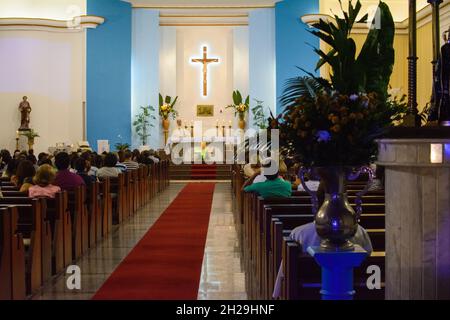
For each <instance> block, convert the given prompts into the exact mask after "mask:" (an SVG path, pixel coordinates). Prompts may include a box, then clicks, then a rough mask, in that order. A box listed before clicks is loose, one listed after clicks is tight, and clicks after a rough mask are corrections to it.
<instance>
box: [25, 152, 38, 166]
mask: <svg viewBox="0 0 450 320" xmlns="http://www.w3.org/2000/svg"><path fill="white" fill-rule="evenodd" d="M27 160H28V161H31V163H33V165H35V164H37V159H36V156H35V155H34V154H29V155H28V156H27Z"/></svg>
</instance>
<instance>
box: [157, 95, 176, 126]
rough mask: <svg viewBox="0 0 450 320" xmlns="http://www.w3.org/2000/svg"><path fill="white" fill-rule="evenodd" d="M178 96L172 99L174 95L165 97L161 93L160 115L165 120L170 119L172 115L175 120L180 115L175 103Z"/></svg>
mask: <svg viewBox="0 0 450 320" xmlns="http://www.w3.org/2000/svg"><path fill="white" fill-rule="evenodd" d="M177 100H178V97H176V98H175V99H174V100H173V101H172V97H170V96H166V97H165V98H163V96H162V95H161V94H160V95H159V115H160V116H161V118H163V119H164V120H167V119H169V117H172V119H173V120H175V119H176V117H177V116H178V111H176V110H175V108H174V107H175V104H176V103H177Z"/></svg>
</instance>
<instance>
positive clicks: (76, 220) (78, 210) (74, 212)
mask: <svg viewBox="0 0 450 320" xmlns="http://www.w3.org/2000/svg"><path fill="white" fill-rule="evenodd" d="M67 195H68V208H69V212H70V218H71V222H72V260H73V261H77V260H78V259H80V258H81V256H82V255H83V253H84V252H85V251H86V250H85V248H86V247H85V245H83V244H84V243H85V241H83V234H86V235H87V234H88V230H86V229H85V226H86V224H85V223H83V220H85V219H86V214H85V202H86V201H85V187H84V186H80V187H77V188H74V189H73V190H70V191H68V192H67Z"/></svg>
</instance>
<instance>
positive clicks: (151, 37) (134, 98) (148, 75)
mask: <svg viewBox="0 0 450 320" xmlns="http://www.w3.org/2000/svg"><path fill="white" fill-rule="evenodd" d="M159 47H160V34H159V11H158V10H153V9H133V48H132V63H131V65H132V69H131V108H132V112H131V115H132V119H131V121H132V122H133V121H134V119H135V116H136V114H138V113H139V110H140V106H148V105H151V106H153V107H154V108H155V113H154V114H155V116H156V118H157V120H156V121H154V123H153V125H154V127H153V128H151V130H150V134H151V137H149V138H148V144H149V146H150V147H151V148H155V149H158V148H160V147H161V144H160V137H161V135H162V130H161V123H160V120H159V116H158V107H159V100H158V94H159ZM132 141H133V147H137V146H139V145H140V144H141V143H140V140H139V137H138V136H137V135H136V133H135V131H134V128H133V135H132Z"/></svg>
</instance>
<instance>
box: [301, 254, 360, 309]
mask: <svg viewBox="0 0 450 320" xmlns="http://www.w3.org/2000/svg"><path fill="white" fill-rule="evenodd" d="M308 253H309V254H310V255H311V256H312V257H313V258H314V259H315V260H316V262H317V263H318V264H319V266H320V267H321V268H322V290H321V291H320V293H321V294H322V300H352V299H353V295H354V294H355V290H354V289H353V269H354V268H356V267H359V266H360V265H361V263H362V262H363V261H364V259H366V257H367V255H368V253H367V251H365V250H364V249H363V248H361V247H360V246H358V245H355V250H353V251H327V250H324V249H322V248H321V247H309V248H308Z"/></svg>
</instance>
